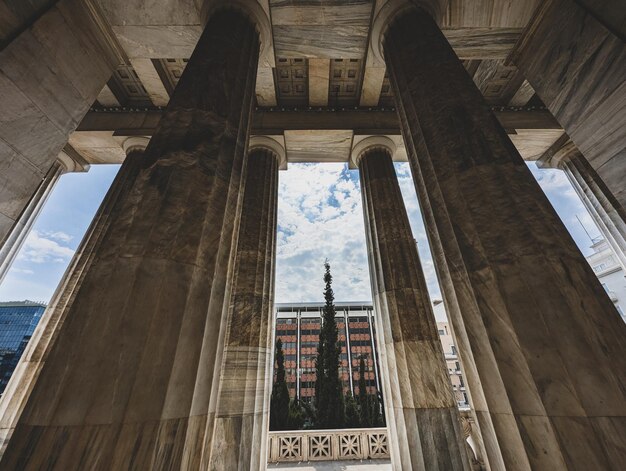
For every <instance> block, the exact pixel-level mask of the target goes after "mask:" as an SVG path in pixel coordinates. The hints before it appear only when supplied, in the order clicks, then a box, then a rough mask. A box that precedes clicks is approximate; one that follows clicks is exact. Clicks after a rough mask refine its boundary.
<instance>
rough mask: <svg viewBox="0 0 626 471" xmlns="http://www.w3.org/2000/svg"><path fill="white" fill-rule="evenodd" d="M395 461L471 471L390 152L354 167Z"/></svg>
mask: <svg viewBox="0 0 626 471" xmlns="http://www.w3.org/2000/svg"><path fill="white" fill-rule="evenodd" d="M359 172H360V176H361V192H362V195H363V207H364V214H365V227H366V233H367V242H368V248H367V251H368V260H369V266H370V278H371V280H372V294H373V296H374V302H375V306H376V312H377V313H378V314H379V315H378V316H377V319H376V320H377V328H376V330H377V332H378V334H379V336H380V337H381V338H379V342H378V344H379V345H384V347H385V348H384V349H381V350H384V355H383V357H384V358H383V359H381V367H382V370H383V371H382V375H381V376H382V379H383V383H384V388H383V389H384V396H385V408H386V417H387V423H388V424H389V425H388V427H389V432H390V439H389V441H390V447H391V450H392V452H391V457H392V462H393V463H394V466H395V468H396V469H402V470H422V469H428V470H431V469H432V470H444V469H445V470H450V471H452V470H469V460H468V457H467V455H466V450H465V444H464V438H463V435H462V433H461V429H460V418H459V414H458V410H457V405H456V401H455V400H454V397H453V394H452V385H451V383H450V377H449V374H448V370H447V366H446V362H445V359H444V354H443V349H442V347H441V342H440V340H439V334H438V332H437V324H436V320H435V315H434V313H433V311H432V307H431V303H430V296H429V295H428V290H427V288H426V281H425V278H424V273H423V269H422V267H421V263H420V260H419V255H418V252H417V245H416V243H415V239H414V238H413V234H412V232H411V227H410V225H409V218H408V216H407V213H406V209H405V207H404V202H403V200H402V193H401V192H400V186H399V184H398V180H397V177H396V172H395V168H394V165H393V161H392V160H391V154H390V152H389V150H386V149H380V148H370V149H367V150H365V152H364V153H363V156H362V157H361V160H360V163H359Z"/></svg>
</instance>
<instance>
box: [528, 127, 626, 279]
mask: <svg viewBox="0 0 626 471" xmlns="http://www.w3.org/2000/svg"><path fill="white" fill-rule="evenodd" d="M537 166H538V167H540V168H559V169H561V170H563V171H564V172H565V175H566V176H567V179H568V180H569V181H570V183H571V184H572V186H573V187H574V190H575V191H576V193H577V194H578V196H579V197H580V199H581V201H582V202H583V204H584V205H585V208H587V211H588V212H589V214H590V215H591V217H592V218H593V220H594V222H595V223H596V225H597V226H598V229H599V230H600V233H601V234H602V237H603V238H604V240H606V241H607V243H608V244H609V246H610V247H611V249H613V252H614V253H615V255H616V256H617V258H618V260H619V262H620V264H621V266H622V269H623V270H624V273H626V212H625V211H624V208H622V206H621V205H620V204H619V202H618V201H617V199H616V198H615V197H614V196H613V194H612V193H611V192H610V191H609V189H608V188H607V187H606V185H605V184H604V182H603V181H602V179H601V178H600V176H599V175H598V173H597V172H596V171H595V170H594V168H593V167H592V166H591V165H590V164H589V162H588V161H587V159H586V158H585V157H584V156H583V155H582V154H581V153H580V151H579V150H578V147H576V145H575V144H574V143H573V142H572V141H571V140H570V139H569V136H567V135H566V134H564V135H563V137H562V138H560V139H558V140H557V142H555V143H554V144H553V145H552V146H551V147H550V148H549V149H548V151H547V152H546V153H545V154H544V155H543V156H542V157H541V158H540V159H539V160H538V161H537Z"/></svg>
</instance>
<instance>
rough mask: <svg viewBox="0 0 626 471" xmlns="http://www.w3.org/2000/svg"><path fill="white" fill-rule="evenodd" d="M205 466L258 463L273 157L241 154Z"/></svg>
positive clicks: (268, 317)
mask: <svg viewBox="0 0 626 471" xmlns="http://www.w3.org/2000/svg"><path fill="white" fill-rule="evenodd" d="M245 180H246V182H245V189H244V197H243V207H242V214H241V224H240V227H239V239H238V242H237V255H236V262H235V277H234V281H233V290H232V294H231V301H230V307H229V312H228V320H227V322H226V326H225V330H226V332H225V346H224V349H223V358H222V366H221V375H220V379H219V381H220V385H219V393H218V396H217V406H216V408H217V410H216V417H215V426H214V432H213V441H212V444H211V445H212V447H211V459H210V466H209V469H214V470H223V469H232V470H237V469H239V470H265V467H266V462H267V458H266V452H264V451H263V450H265V449H266V447H267V433H266V427H267V419H266V418H267V415H268V413H269V410H268V409H267V401H266V396H268V395H269V392H270V389H269V388H267V384H266V378H267V377H268V375H270V376H271V368H270V367H271V365H270V362H271V352H272V350H271V348H272V346H271V344H270V342H271V327H272V325H273V322H272V303H271V301H270V297H271V290H272V289H273V278H274V270H273V269H274V263H273V259H274V248H275V242H274V240H275V239H276V210H277V202H278V161H277V158H276V156H275V155H274V154H273V153H272V152H271V151H269V150H265V149H255V150H253V151H251V153H250V155H249V156H248V163H247V169H246V178H245Z"/></svg>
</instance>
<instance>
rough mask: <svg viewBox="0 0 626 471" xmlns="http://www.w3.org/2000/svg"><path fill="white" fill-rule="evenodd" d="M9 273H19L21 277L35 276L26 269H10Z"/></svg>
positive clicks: (31, 271)
mask: <svg viewBox="0 0 626 471" xmlns="http://www.w3.org/2000/svg"><path fill="white" fill-rule="evenodd" d="M11 271H12V272H14V273H21V274H22V275H34V274H35V272H34V271H33V270H29V269H28V268H18V267H11Z"/></svg>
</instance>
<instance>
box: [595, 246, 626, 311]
mask: <svg viewBox="0 0 626 471" xmlns="http://www.w3.org/2000/svg"><path fill="white" fill-rule="evenodd" d="M591 248H592V249H593V253H592V254H591V255H589V256H587V262H589V265H591V268H592V269H593V271H594V272H595V274H596V276H597V277H598V279H599V280H600V283H602V286H603V287H604V289H605V291H606V292H607V294H608V295H609V298H611V301H613V304H614V305H615V308H616V309H617V312H619V313H620V315H621V316H622V319H624V320H625V321H626V276H625V275H626V273H624V270H623V268H622V266H621V265H620V263H619V261H618V260H617V257H616V256H615V254H614V253H613V250H611V248H610V247H609V244H608V243H607V242H606V241H605V240H604V239H600V240H598V241H596V242H595V243H594V244H593V245H592V246H591Z"/></svg>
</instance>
